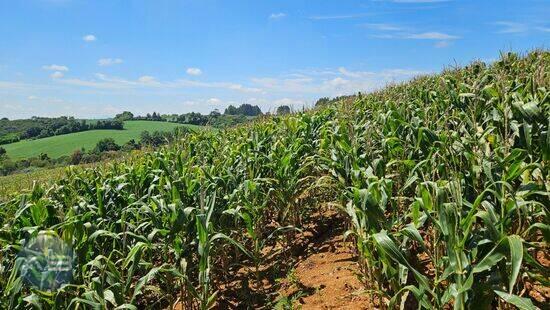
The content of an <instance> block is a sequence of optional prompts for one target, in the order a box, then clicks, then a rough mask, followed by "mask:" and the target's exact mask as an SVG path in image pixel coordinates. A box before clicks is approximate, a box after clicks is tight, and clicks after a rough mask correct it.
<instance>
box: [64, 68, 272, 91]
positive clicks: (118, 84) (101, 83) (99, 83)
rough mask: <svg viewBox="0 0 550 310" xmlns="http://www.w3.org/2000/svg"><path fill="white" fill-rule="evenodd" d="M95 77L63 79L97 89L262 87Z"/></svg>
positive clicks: (247, 88)
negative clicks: (88, 78) (89, 78)
mask: <svg viewBox="0 0 550 310" xmlns="http://www.w3.org/2000/svg"><path fill="white" fill-rule="evenodd" d="M95 77H96V79H91V80H84V79H63V80H61V82H63V83H64V84H69V85H75V86H82V87H90V88H99V89H130V88H141V87H154V88H163V89H184V88H212V89H226V90H232V91H237V92H241V93H261V92H262V89H260V88H257V87H246V86H244V85H242V84H237V83H230V82H200V81H195V80H187V79H179V80H174V81H159V80H157V79H156V78H154V77H152V76H149V75H144V76H141V77H139V78H138V79H137V80H128V79H123V78H117V77H109V76H107V75H105V74H101V73H97V74H95Z"/></svg>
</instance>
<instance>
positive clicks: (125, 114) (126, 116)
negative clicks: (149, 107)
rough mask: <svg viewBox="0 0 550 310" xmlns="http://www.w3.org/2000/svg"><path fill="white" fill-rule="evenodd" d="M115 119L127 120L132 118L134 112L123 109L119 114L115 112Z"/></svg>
mask: <svg viewBox="0 0 550 310" xmlns="http://www.w3.org/2000/svg"><path fill="white" fill-rule="evenodd" d="M115 119H117V120H121V121H129V120H132V119H134V114H133V113H132V112H130V111H124V112H122V113H120V114H117V115H116V116H115Z"/></svg>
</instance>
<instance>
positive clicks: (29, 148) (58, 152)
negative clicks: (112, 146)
mask: <svg viewBox="0 0 550 310" xmlns="http://www.w3.org/2000/svg"><path fill="white" fill-rule="evenodd" d="M180 126H185V127H187V128H189V129H197V128H200V126H195V125H183V124H176V123H168V122H155V121H127V122H124V130H89V131H83V132H76V133H71V134H66V135H60V136H53V137H47V138H43V139H36V140H24V141H19V142H16V143H10V144H6V145H3V146H2V147H3V148H5V149H6V151H7V154H8V156H9V157H10V158H11V159H15V160H17V159H24V158H29V157H34V156H38V155H40V154H41V153H45V154H48V156H50V158H58V157H61V156H65V155H70V154H71V153H72V152H74V151H75V150H78V149H81V148H85V149H87V150H89V149H92V148H93V147H94V146H95V145H96V143H97V142H98V141H99V140H101V139H104V138H113V139H115V142H116V143H117V144H119V145H122V144H124V143H126V142H128V141H130V140H131V139H134V140H136V141H137V140H139V137H140V134H141V132H143V131H145V130H147V131H149V132H153V131H170V130H173V129H174V128H176V127H180Z"/></svg>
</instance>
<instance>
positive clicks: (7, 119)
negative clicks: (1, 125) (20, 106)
mask: <svg viewBox="0 0 550 310" xmlns="http://www.w3.org/2000/svg"><path fill="white" fill-rule="evenodd" d="M2 120H3V121H9V120H10V119H9V118H7V117H2Z"/></svg>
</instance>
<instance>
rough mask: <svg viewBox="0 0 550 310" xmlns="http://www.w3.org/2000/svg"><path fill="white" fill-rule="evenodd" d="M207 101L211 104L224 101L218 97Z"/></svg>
mask: <svg viewBox="0 0 550 310" xmlns="http://www.w3.org/2000/svg"><path fill="white" fill-rule="evenodd" d="M206 102H207V103H209V104H220V103H222V101H221V100H220V99H218V98H210V99H208V100H207V101H206Z"/></svg>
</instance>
